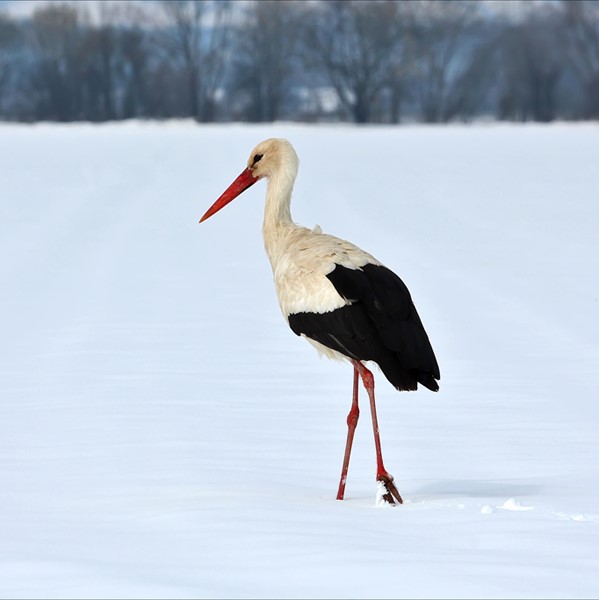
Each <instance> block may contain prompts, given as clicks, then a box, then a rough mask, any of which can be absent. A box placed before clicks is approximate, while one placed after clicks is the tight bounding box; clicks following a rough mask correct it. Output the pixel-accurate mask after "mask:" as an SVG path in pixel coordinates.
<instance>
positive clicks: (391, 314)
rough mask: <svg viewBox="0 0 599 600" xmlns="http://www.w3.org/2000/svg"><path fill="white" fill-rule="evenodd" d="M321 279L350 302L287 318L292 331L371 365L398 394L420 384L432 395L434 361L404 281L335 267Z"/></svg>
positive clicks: (376, 270) (374, 269) (376, 268)
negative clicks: (332, 308)
mask: <svg viewBox="0 0 599 600" xmlns="http://www.w3.org/2000/svg"><path fill="white" fill-rule="evenodd" d="M327 277H328V279H329V281H330V282H331V283H332V284H333V286H334V287H335V289H336V290H337V292H338V293H339V295H340V296H342V297H343V298H345V299H346V300H347V301H348V302H350V304H348V305H347V306H344V307H342V308H339V309H337V310H334V311H331V312H328V313H323V314H315V313H298V314H293V315H289V325H290V326H291V328H292V330H293V331H294V332H295V333H296V334H298V335H299V334H301V333H303V334H304V335H306V336H307V337H309V338H311V339H314V340H316V341H318V342H320V343H321V344H323V345H325V346H327V347H328V348H332V349H333V350H337V351H338V352H341V353H342V354H344V355H346V356H349V357H350V358H354V359H359V360H373V361H375V362H376V363H378V365H379V367H380V368H381V370H382V371H383V373H384V374H385V376H386V377H387V379H388V380H389V381H390V382H391V383H392V384H393V385H394V386H395V387H396V388H397V389H399V390H415V389H416V388H417V384H418V383H421V384H422V385H424V386H425V387H427V388H429V389H430V390H433V391H437V390H438V389H439V385H438V384H437V381H436V380H437V379H440V373H439V366H438V364H437V359H436V358H435V354H434V352H433V349H432V347H431V344H430V341H429V339H428V336H427V334H426V331H425V330H424V327H423V325H422V321H421V320H420V317H419V315H418V312H417V311H416V307H415V306H414V303H413V302H412V298H411V296H410V292H409V290H408V288H407V287H406V285H405V284H404V282H403V281H402V280H401V279H400V278H399V277H398V276H397V275H396V274H395V273H393V271H391V270H389V269H387V268H386V267H383V266H380V265H373V264H367V265H365V266H364V267H362V269H348V268H346V267H343V266H341V265H336V266H335V269H333V271H332V272H331V273H329V274H328V275H327Z"/></svg>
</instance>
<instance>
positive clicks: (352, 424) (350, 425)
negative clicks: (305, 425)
mask: <svg viewBox="0 0 599 600" xmlns="http://www.w3.org/2000/svg"><path fill="white" fill-rule="evenodd" d="M358 381H359V375H358V369H356V368H355V367H354V388H353V389H354V391H353V396H352V403H351V408H350V409H349V414H348V415H347V441H346V442H345V454H344V456H343V467H342V468H341V479H340V480H339V490H338V492H337V500H343V496H344V494H345V481H346V480H347V469H348V468H349V456H350V454H351V447H352V444H353V442H354V433H355V431H356V426H357V425H358V418H359V416H360V409H359V408H358Z"/></svg>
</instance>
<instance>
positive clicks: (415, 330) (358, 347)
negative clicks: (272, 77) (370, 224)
mask: <svg viewBox="0 0 599 600" xmlns="http://www.w3.org/2000/svg"><path fill="white" fill-rule="evenodd" d="M298 168H299V159H298V156H297V154H296V152H295V150H294V148H293V146H292V145H291V143H290V142H289V141H288V140H286V139H282V138H270V139H267V140H264V141H263V142H260V143H259V144H258V145H257V146H256V147H255V148H254V149H253V150H252V152H251V153H250V157H249V159H248V161H247V165H246V167H245V168H244V169H243V171H242V172H241V174H240V175H239V176H238V177H237V178H236V179H235V180H234V181H233V183H231V185H230V186H229V187H228V188H227V189H226V190H225V191H224V192H223V193H222V194H221V195H220V196H219V197H218V199H217V200H216V201H215V202H214V203H213V204H212V206H210V208H209V209H208V210H207V211H206V212H205V213H204V215H203V216H202V217H201V219H200V223H202V222H204V221H206V220H207V219H208V218H210V217H211V216H213V215H214V214H215V213H217V212H218V211H220V210H221V209H222V208H224V207H225V206H226V205H228V204H229V203H230V202H232V201H233V200H234V199H235V198H236V197H237V196H239V195H240V194H241V193H242V192H244V191H245V190H247V189H248V188H249V187H251V186H252V185H254V184H255V183H256V182H258V181H260V180H261V179H266V180H268V185H267V189H266V201H265V205H264V221H263V226H262V235H263V238H264V247H265V250H266V254H267V256H268V259H269V261H270V264H271V267H272V272H273V279H274V284H275V288H276V292H277V297H278V301H279V305H280V308H281V311H282V313H283V316H284V317H285V319H286V321H287V323H288V324H289V327H290V328H291V330H292V331H293V332H294V333H295V334H296V335H298V336H301V337H303V338H305V339H306V340H307V341H308V342H309V343H310V344H312V345H313V346H314V347H315V348H316V349H317V350H318V351H319V353H320V354H322V355H324V356H326V357H328V358H331V359H335V360H342V361H346V362H349V363H350V364H351V365H352V366H353V387H352V403H351V408H350V411H349V413H348V415H347V419H346V421H347V438H346V444H345V452H344V456H343V464H342V469H341V476H340V479H339V486H338V489H337V499H338V500H343V499H344V496H345V487H346V480H347V474H348V469H349V461H350V456H351V449H352V444H353V439H354V433H355V430H356V426H357V424H358V419H359V414H360V409H359V406H358V390H359V380H360V379H361V380H362V384H363V386H364V388H365V390H366V393H367V395H368V398H369V401H370V413H371V417H372V426H373V431H374V442H375V452H376V481H377V501H378V502H380V503H383V504H389V505H395V504H396V503H399V504H402V503H403V499H402V496H401V495H400V493H399V492H398V490H397V487H396V485H395V483H394V478H393V476H392V475H390V474H389V472H388V471H387V470H386V468H385V466H384V463H383V456H382V451H381V442H380V434H379V425H378V419H377V413H376V404H375V395H374V375H373V373H372V371H371V370H370V369H369V368H368V367H367V366H366V363H375V364H376V365H378V367H379V368H380V370H381V371H382V373H383V374H384V375H385V377H386V378H387V380H388V381H389V382H390V383H391V385H392V386H393V387H395V388H396V389H397V390H399V391H413V390H416V389H417V388H418V384H420V385H422V386H424V387H425V388H428V389H429V390H431V391H433V392H436V391H438V390H439V384H438V381H439V380H440V378H441V375H440V371H439V365H438V363H437V359H436V357H435V353H434V351H433V348H432V346H431V343H430V340H429V338H428V335H427V333H426V331H425V329H424V326H423V325H422V321H421V319H420V317H419V315H418V313H417V311H416V308H415V306H414V303H413V301H412V297H411V295H410V292H409V290H408V288H407V287H406V285H405V284H404V282H403V281H402V280H401V279H400V278H399V277H398V276H397V275H396V274H395V273H394V272H393V271H392V270H391V269H389V268H387V267H386V266H385V265H383V264H382V263H381V262H380V261H378V260H377V259H376V258H375V257H374V256H372V255H371V254H369V253H368V252H365V251H364V250H362V249H360V248H359V247H358V246H356V245H354V244H352V243H350V242H347V241H345V240H343V239H340V238H337V237H335V236H333V235H329V234H326V233H323V232H322V230H321V228H320V227H319V226H316V227H314V228H313V229H309V228H306V227H302V226H300V225H297V224H296V223H295V222H294V221H293V219H292V217H291V209H290V204H291V195H292V190H293V186H294V183H295V180H296V177H297V173H298Z"/></svg>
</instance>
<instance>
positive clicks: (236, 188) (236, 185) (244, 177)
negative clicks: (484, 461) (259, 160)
mask: <svg viewBox="0 0 599 600" xmlns="http://www.w3.org/2000/svg"><path fill="white" fill-rule="evenodd" d="M258 179H259V177H254V174H253V173H252V170H251V169H249V168H248V169H244V170H243V171H242V173H241V175H239V177H238V178H237V179H236V180H235V181H234V182H233V183H232V184H231V185H230V186H229V187H228V188H227V189H226V190H225V191H224V192H223V193H222V194H221V196H220V198H219V199H218V200H217V201H216V202H215V203H214V204H213V205H212V206H211V207H210V208H209V209H208V210H207V211H206V212H205V213H204V216H203V217H202V218H201V219H200V223H201V222H202V221H205V220H206V219H208V218H209V217H211V216H212V215H213V214H215V213H217V212H218V211H219V210H220V209H221V208H223V207H225V206H227V204H229V202H232V201H233V200H235V198H237V196H239V194H241V192H244V191H245V190H247V189H248V188H249V187H250V186H252V185H254V183H256V181H258Z"/></svg>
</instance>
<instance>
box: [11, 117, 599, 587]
mask: <svg viewBox="0 0 599 600" xmlns="http://www.w3.org/2000/svg"><path fill="white" fill-rule="evenodd" d="M272 136H282V137H287V138H288V139H290V140H291V141H292V143H293V144H294V145H295V147H296V149H297V151H298V153H299V155H300V159H301V161H302V164H301V168H300V176H299V179H298V183H297V186H296V190H295V193H294V204H293V207H292V208H293V210H294V217H295V219H296V221H298V222H300V223H303V224H305V225H308V226H313V225H315V224H316V223H318V224H320V225H321V226H322V228H323V230H324V231H326V232H330V233H334V234H335V235H338V236H340V237H344V238H347V239H350V240H352V241H353V242H354V243H357V244H358V245H360V246H361V247H363V248H364V249H366V250H368V251H370V252H371V253H373V254H374V255H375V256H377V258H379V260H381V261H383V262H384V263H385V264H387V265H388V266H389V267H391V268H392V269H394V270H395V271H396V272H397V273H398V274H399V275H400V276H401V277H402V278H403V279H404V281H405V282H406V283H407V284H408V286H409V287H410V289H411V291H412V295H413V297H414V300H415V302H416V305H417V307H418V309H419V312H420V314H421V316H422V318H423V321H424V323H425V326H426V328H427V330H428V333H429V336H430V338H431V340H432V342H433V345H434V347H435V350H436V353H437V356H438V359H439V362H440V365H441V372H442V380H441V391H440V392H439V393H438V394H432V393H430V392H428V391H427V390H422V391H419V392H417V393H416V394H407V393H404V394H399V393H397V392H396V391H395V390H394V389H393V388H392V387H391V386H390V385H389V384H388V383H387V381H386V380H385V379H384V377H383V376H382V375H380V376H379V377H378V379H377V382H378V384H377V390H378V406H379V419H380V424H381V434H382V443H383V451H384V455H385V462H386V465H387V467H388V469H389V470H390V472H391V473H393V474H394V475H395V479H396V482H397V485H398V489H399V490H400V492H401V493H402V494H403V495H404V498H406V500H407V502H406V504H405V505H403V506H401V507H397V508H388V507H382V508H377V507H375V491H376V490H375V484H374V471H375V463H374V448H373V443H372V431H371V428H370V424H369V416H368V410H367V404H366V402H365V395H364V394H363V393H362V406H363V412H362V415H363V417H362V420H361V423H360V425H359V427H358V431H357V435H356V445H355V450H354V455H353V457H352V464H351V465H350V473H349V479H348V486H347V500H346V501H344V502H338V501H336V500H335V493H336V487H337V479H338V476H339V471H340V468H341V459H342V454H343V447H344V442H345V432H346V426H345V416H346V414H347V411H348V409H349V405H350V400H351V384H352V371H351V368H350V367H349V366H348V365H341V364H337V363H331V362H328V361H325V360H321V359H319V358H318V356H317V355H316V353H315V352H314V350H313V349H312V348H311V347H310V346H309V345H308V344H306V343H305V342H304V341H303V340H300V339H299V338H297V337H296V336H294V335H293V333H292V332H291V331H290V330H288V329H287V326H286V325H285V323H284V321H283V318H282V316H281V314H280V312H279V309H278V305H277V302H276V298H275V293H274V289H273V287H272V282H271V273H270V267H269V265H268V262H267V259H266V257H265V256H264V252H263V248H262V240H261V235H260V227H261V219H262V202H263V194H264V190H265V186H264V184H263V183H260V184H258V185H256V186H254V187H253V188H252V189H251V190H249V191H247V192H246V193H245V194H244V195H243V196H241V197H240V198H239V199H238V200H237V201H236V202H235V203H233V204H232V205H231V206H229V207H227V208H226V209H225V210H223V211H222V212H221V213H219V214H218V215H216V216H215V217H213V218H212V219H211V220H210V221H208V222H206V223H203V224H202V225H198V223H197V221H198V218H199V217H200V216H201V215H202V213H203V212H204V211H205V210H206V208H208V206H210V204H212V202H213V201H214V200H215V199H216V198H217V196H218V195H220V193H221V192H222V191H223V190H224V189H225V187H226V186H227V185H228V184H229V183H230V182H231V181H232V179H233V178H234V177H235V176H236V175H237V174H238V173H239V172H240V171H241V170H242V168H243V167H244V165H245V161H246V159H247V155H248V153H249V151H250V150H251V149H252V147H253V146H254V145H255V143H257V142H258V141H260V140H261V139H264V138H266V137H272ZM598 231H599V126H598V125H597V124H587V125H566V124H557V125H552V126H498V125H477V126H471V127H458V126H450V127H444V128H437V127H424V126H414V127H403V128H385V127H381V128H374V127H373V128H354V127H349V126H337V127H328V126H327V127H324V126H322V127H311V126H294V125H276V126H241V125H231V126H208V127H199V126H196V125H194V124H191V123H170V124H140V123H127V124H122V125H109V126H92V125H72V126H59V125H37V126H15V125H3V126H2V127H0V281H1V286H0V303H1V304H0V309H1V310H0V332H1V336H0V352H1V353H2V354H1V357H0V452H1V454H0V596H2V597H3V598H22V597H48V598H52V597H213V598H229V597H256V598H258V597H260V598H293V597H321V598H326V597H337V598H359V597H368V598H371V597H372V598H386V597H401V598H403V597H413V598H424V597H444V598H446V597H451V598H454V597H463V598H466V597H472V598H480V597H483V598H487V597H489V598H492V597H551V598H571V597H596V596H597V595H598V594H599V429H598V417H599V401H598V397H597V392H596V387H597V375H598V373H599V310H598V309H599V277H598V274H599V243H598V240H599V238H598V233H597V232H598Z"/></svg>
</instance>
